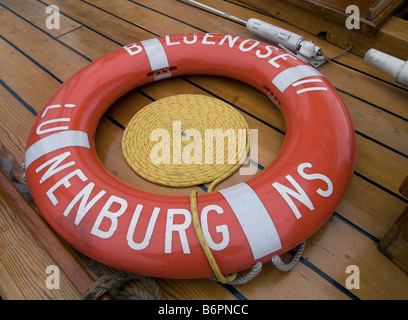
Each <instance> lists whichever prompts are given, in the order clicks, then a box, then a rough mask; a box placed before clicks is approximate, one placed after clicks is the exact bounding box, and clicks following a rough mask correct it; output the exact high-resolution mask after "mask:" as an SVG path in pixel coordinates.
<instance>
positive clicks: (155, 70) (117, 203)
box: [25, 33, 355, 278]
mask: <svg viewBox="0 0 408 320" xmlns="http://www.w3.org/2000/svg"><path fill="white" fill-rule="evenodd" d="M195 74H201V75H219V76H225V77H230V78H234V79H237V80H240V81H242V82H244V83H247V84H249V85H251V86H253V87H255V88H257V89H259V90H260V91H262V92H264V93H265V94H266V95H268V96H269V97H270V98H271V99H272V100H273V101H274V102H275V104H276V105H277V106H278V107H279V108H280V110H281V112H282V114H283V116H284V119H285V122H286V128H287V133H286V136H285V141H284V144H283V147H282V149H281V150H280V153H279V154H278V156H277V157H276V158H275V160H274V161H273V162H272V163H271V164H270V165H269V166H268V167H267V168H265V169H264V170H263V171H262V172H261V173H259V174H258V175H256V176H255V177H253V178H251V179H249V180H248V181H247V182H245V183H240V184H237V185H235V186H233V187H230V188H227V189H224V190H220V191H215V192H211V193H207V194H200V195H198V197H197V204H198V211H199V214H200V221H201V225H202V229H203V233H204V235H205V237H206V240H207V242H208V244H209V246H210V248H211V249H212V251H213V254H214V257H215V259H216V261H217V263H218V265H219V267H220V269H221V271H222V272H223V273H232V272H236V271H240V270H244V269H247V268H250V267H251V266H253V265H254V264H255V263H256V262H257V261H261V262H265V261H267V260H268V259H270V258H271V256H272V255H275V254H282V253H284V252H287V251H289V250H290V249H292V248H294V247H296V246H297V245H298V244H300V243H301V242H302V241H304V240H305V239H306V238H308V237H309V236H310V235H312V234H313V233H314V232H315V231H317V229H318V228H319V227H321V226H322V225H323V223H324V222H325V221H327V219H328V218H329V217H330V215H331V214H332V213H333V212H334V210H335V209H336V207H337V205H338V204H339V202H340V200H341V199H342V197H343V196H344V194H345V192H346V189H347V187H348V184H349V182H350V179H351V177H352V174H353V169H354V161H355V140H354V129H353V126H352V122H351V120H350V117H349V114H348V112H347V109H346V107H345V106H344V103H343V102H342V100H341V98H340V97H339V95H338V94H337V92H336V91H335V89H334V88H333V87H332V86H331V85H330V83H329V82H328V81H327V80H326V79H325V78H324V77H323V76H322V75H321V74H320V73H319V72H318V71H317V70H316V69H315V68H313V67H311V66H309V65H307V64H305V63H304V62H302V61H300V60H299V59H297V58H296V57H295V56H293V55H291V54H289V53H287V52H285V51H282V50H280V49H278V48H276V47H274V46H272V45H269V44H266V43H262V42H260V41H258V40H253V39H247V38H242V37H239V36H231V35H219V34H210V33H206V34H185V35H175V36H166V37H161V38H153V39H149V40H144V41H141V42H137V43H133V44H130V45H127V46H124V47H122V48H119V49H117V50H115V51H113V52H111V53H109V54H107V55H105V56H104V57H102V58H100V59H98V60H96V61H94V62H92V63H91V64H89V65H88V66H87V67H85V68H84V69H82V70H80V71H79V72H78V73H76V74H75V75H74V76H72V77H71V78H70V79H69V80H68V81H66V82H65V83H64V84H63V85H62V86H61V87H60V88H59V89H58V90H57V91H56V92H55V93H54V94H53V95H52V96H51V98H50V99H49V100H48V101H47V102H46V104H45V106H44V107H43V109H42V110H41V111H40V113H39V114H38V117H37V119H36V122H35V124H34V126H33V128H32V130H31V133H30V135H29V138H28V143H27V149H26V153H25V165H26V177H27V181H28V185H29V188H30V191H31V193H32V197H33V199H34V201H35V203H36V205H37V206H38V208H39V210H40V212H41V213H42V215H43V216H44V218H45V219H46V221H47V222H48V223H49V225H50V226H51V227H52V228H53V229H54V230H55V231H56V232H57V233H58V234H59V235H60V236H62V238H64V239H65V240H66V241H67V242H68V243H70V244H71V245H72V246H73V247H75V248H76V249H78V250H79V251H81V252H83V253H84V254H86V255H88V256H90V257H92V258H94V259H96V260H99V261H101V262H103V263H105V264H108V265H110V266H113V267H116V268H119V269H122V270H126V271H130V272H134V273H138V274H142V275H147V276H154V277H162V278H200V277H207V276H212V275H213V271H212V269H211V267H210V265H209V263H208V261H207V260H206V256H205V254H204V252H203V250H202V248H201V246H200V243H199V242H198V240H197V237H196V234H195V231H194V228H193V225H192V220H191V214H190V199H189V197H188V195H186V196H169V195H164V194H154V193H150V192H146V191H144V190H140V189H138V188H136V187H134V186H130V185H128V184H126V183H124V182H122V181H120V180H119V179H117V178H115V177H114V176H113V175H112V174H111V173H109V172H108V171H107V170H106V169H105V168H104V166H103V165H102V164H101V162H100V161H99V159H98V156H97V154H96V151H95V139H94V137H95V132H96V128H97V126H98V123H99V121H100V119H101V117H102V115H103V114H104V112H105V111H106V110H107V109H108V108H109V106H110V105H111V104H112V103H113V102H114V101H115V100H117V99H118V98H119V97H121V96H122V95H123V94H125V93H126V92H128V91H130V90H132V89H134V88H136V87H139V86H141V85H144V84H147V83H149V82H152V81H156V80H160V79H165V78H169V77H175V76H181V75H195Z"/></svg>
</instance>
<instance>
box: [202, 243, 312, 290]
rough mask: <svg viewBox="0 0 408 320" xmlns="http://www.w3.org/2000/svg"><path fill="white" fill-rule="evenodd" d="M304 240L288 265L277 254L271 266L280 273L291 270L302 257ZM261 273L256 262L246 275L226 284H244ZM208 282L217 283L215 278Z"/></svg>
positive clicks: (260, 268)
mask: <svg viewBox="0 0 408 320" xmlns="http://www.w3.org/2000/svg"><path fill="white" fill-rule="evenodd" d="M305 246H306V240H305V241H303V242H302V243H301V244H300V245H299V247H298V249H297V250H296V252H295V254H294V256H293V258H292V260H290V262H289V263H284V262H283V261H282V259H281V257H280V256H278V255H277V254H276V255H274V256H273V257H272V259H271V262H272V264H273V265H274V266H275V267H276V268H277V269H278V270H280V271H283V272H288V271H290V270H292V269H293V268H294V267H295V266H296V264H297V263H298V262H299V260H300V258H301V257H302V254H303V251H304V250H305ZM261 271H262V263H261V262H257V263H256V264H255V265H254V266H253V267H252V269H251V271H249V272H248V273H247V274H246V275H244V276H241V277H239V278H236V279H234V280H233V281H230V282H228V284H230V285H241V284H245V283H247V282H249V281H251V280H252V279H254V278H255V277H256V276H257V275H258V274H259V273H260V272H261ZM209 279H210V280H214V281H218V279H217V278H216V277H211V278H209Z"/></svg>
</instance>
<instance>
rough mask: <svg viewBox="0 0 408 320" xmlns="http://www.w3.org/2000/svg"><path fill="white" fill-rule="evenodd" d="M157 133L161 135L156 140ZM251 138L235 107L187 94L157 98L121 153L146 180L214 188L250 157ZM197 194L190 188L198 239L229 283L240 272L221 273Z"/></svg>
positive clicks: (136, 121)
mask: <svg viewBox="0 0 408 320" xmlns="http://www.w3.org/2000/svg"><path fill="white" fill-rule="evenodd" d="M169 133H171V135H170V134H169ZM167 134H168V135H167ZM159 136H161V139H162V140H161V141H160V142H157V141H158V140H159V139H158V138H159ZM171 136H172V137H171ZM170 137H171V138H170ZM191 137H194V141H193V142H191V141H190V140H191ZM219 137H221V140H222V143H220V141H221V140H220V141H218V139H219ZM203 138H204V141H203ZM214 139H216V140H217V141H216V143H215V145H214ZM249 139H250V130H249V126H248V124H247V122H246V121H245V119H244V117H243V116H242V115H241V114H240V113H239V112H238V111H237V110H236V109H234V108H233V107H231V106H230V105H228V104H226V103H224V102H222V101H220V100H218V99H214V98H210V97H208V96H202V95H191V94H184V95H177V96H171V97H168V98H165V99H161V100H157V101H155V102H153V103H151V104H150V105H148V106H146V107H144V108H143V109H142V110H141V111H139V112H138V113H137V114H136V115H135V116H134V117H133V118H132V120H131V121H130V122H129V124H128V126H127V127H126V130H125V132H124V134H123V138H122V152H123V155H124V157H125V159H126V162H127V163H128V164H129V166H130V167H131V168H132V169H133V170H134V171H135V172H136V173H137V174H139V175H140V176H142V177H143V178H145V179H146V180H149V181H151V182H154V183H157V184H161V185H167V186H172V187H188V186H196V185H199V184H204V183H208V182H211V184H210V186H209V187H208V190H207V192H211V191H213V190H214V188H215V186H216V185H217V184H218V183H220V182H221V181H222V180H224V179H226V178H227V177H229V176H230V175H232V174H233V173H235V172H236V171H237V170H238V169H239V168H240V166H241V164H242V163H243V162H244V161H245V160H246V158H247V156H248V153H249V147H250V141H249ZM225 140H227V148H225ZM158 146H159V148H160V149H161V150H160V151H161V152H157V151H158V150H157V147H158ZM203 147H204V149H205V150H204V151H205V152H202V151H203ZM186 150H187V152H186ZM192 152H193V153H194V155H193V156H191V153H192ZM152 153H153V154H152ZM156 160H159V161H156ZM186 160H187V161H186ZM196 195H197V191H195V190H193V191H192V192H191V193H190V206H191V212H192V218H193V225H194V230H195V232H196V235H197V238H198V240H199V242H200V245H201V247H202V248H203V250H204V253H205V255H206V257H207V260H208V262H209V263H210V265H211V268H212V269H213V271H214V273H215V275H216V277H217V279H218V280H219V281H220V282H222V283H228V282H231V281H233V280H234V279H235V277H236V274H232V275H227V276H224V275H223V274H222V272H221V270H220V268H219V267H218V264H217V262H216V260H215V259H214V256H213V255H212V252H211V249H210V247H209V246H208V244H207V242H206V240H205V238H204V235H203V232H202V230H201V226H200V222H199V218H198V212H197V199H196Z"/></svg>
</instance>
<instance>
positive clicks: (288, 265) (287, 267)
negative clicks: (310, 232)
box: [271, 240, 306, 272]
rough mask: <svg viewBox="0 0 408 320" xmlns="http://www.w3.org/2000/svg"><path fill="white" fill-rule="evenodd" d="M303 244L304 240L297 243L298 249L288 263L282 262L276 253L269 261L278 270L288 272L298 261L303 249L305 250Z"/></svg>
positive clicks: (304, 244)
mask: <svg viewBox="0 0 408 320" xmlns="http://www.w3.org/2000/svg"><path fill="white" fill-rule="evenodd" d="M305 246H306V240H305V241H303V242H302V243H301V244H300V245H299V247H298V249H297V250H296V252H295V254H294V255H293V258H292V260H291V261H290V262H289V263H284V262H283V261H282V259H281V257H279V256H278V255H274V256H273V257H272V259H271V262H272V263H273V265H274V266H275V267H276V268H277V269H279V270H280V271H283V272H288V271H290V270H292V269H293V268H294V267H295V265H296V264H297V263H298V262H299V260H300V258H301V257H302V254H303V251H304V250H305Z"/></svg>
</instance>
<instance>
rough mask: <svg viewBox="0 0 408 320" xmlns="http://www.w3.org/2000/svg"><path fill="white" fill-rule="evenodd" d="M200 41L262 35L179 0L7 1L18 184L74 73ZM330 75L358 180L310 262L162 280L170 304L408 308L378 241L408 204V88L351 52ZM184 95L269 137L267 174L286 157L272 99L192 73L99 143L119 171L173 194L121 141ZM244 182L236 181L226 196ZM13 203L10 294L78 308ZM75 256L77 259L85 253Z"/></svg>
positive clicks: (7, 63)
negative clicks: (221, 276)
mask: <svg viewBox="0 0 408 320" xmlns="http://www.w3.org/2000/svg"><path fill="white" fill-rule="evenodd" d="M202 2H203V3H206V4H208V5H211V6H213V7H216V8H219V9H221V10H224V11H226V12H228V13H230V14H233V15H235V16H238V17H241V18H244V19H249V18H259V19H261V20H264V21H268V22H270V23H272V24H275V25H278V26H280V27H283V28H286V29H289V30H291V31H294V32H296V33H299V34H303V35H304V36H305V38H306V39H309V40H313V41H315V43H317V44H318V45H319V46H320V47H321V48H322V49H323V52H324V53H325V55H326V56H328V57H332V56H335V55H337V54H338V53H340V52H341V51H342V50H343V49H344V48H340V47H336V46H335V45H333V44H331V43H329V42H327V41H325V40H321V39H318V38H317V37H316V36H314V35H312V34H307V33H306V32H305V31H302V30H300V29H297V28H296V26H293V25H289V24H287V23H285V22H283V21H281V20H277V19H274V18H272V17H271V16H270V15H267V14H264V13H262V12H260V11H254V10H251V9H249V8H248V7H246V6H244V5H242V2H243V1H221V0H205V1H202ZM48 5H57V6H58V7H59V9H60V11H61V14H62V15H61V21H60V29H54V30H49V29H47V28H46V25H45V20H46V18H47V14H46V13H45V9H46V7H47V6H48ZM190 32H192V33H194V32H212V33H230V34H236V35H241V36H245V37H249V38H256V36H254V35H253V34H251V33H250V32H249V31H248V30H246V28H245V27H244V26H241V25H239V24H237V23H234V22H232V21H230V20H227V19H224V18H222V17H219V16H216V15H214V14H210V13H208V12H205V11H203V10H200V9H197V8H195V7H193V6H191V5H188V4H185V3H183V2H182V1H176V0H157V1H151V0H134V1H133V0H114V1H112V0H0V119H1V120H0V121H1V125H0V138H1V149H0V155H1V156H3V157H6V158H8V159H10V160H11V161H12V163H13V165H14V167H13V175H14V177H15V178H16V179H17V180H20V181H22V170H21V168H20V166H21V163H22V162H23V161H24V152H25V145H26V141H27V137H28V134H29V130H30V129H31V126H32V124H33V122H34V119H35V117H36V115H37V113H38V111H39V110H40V109H41V108H42V106H43V104H44V103H45V101H46V100H47V98H48V97H49V96H50V95H51V94H52V93H53V92H54V91H55V90H56V89H57V88H58V87H59V86H60V85H61V84H62V83H63V82H64V81H66V80H67V79H68V78H69V77H70V76H71V75H73V74H74V73H75V72H76V71H78V70H80V69H81V68H83V67H84V66H86V65H87V64H89V63H90V62H91V61H93V60H95V59H97V58H98V57H101V56H102V55H104V54H106V53H107V52H110V51H112V50H114V49H116V48H118V47H120V46H123V45H126V44H128V43H132V42H136V41H140V40H144V39H149V38H152V37H156V36H164V35H167V34H181V33H190ZM405 59H408V47H406V48H405ZM319 71H320V72H321V73H322V74H323V75H324V76H326V77H327V78H328V79H329V81H330V82H331V83H332V84H333V86H334V87H335V88H336V90H337V91H338V92H339V94H340V96H341V97H342V98H343V100H344V102H345V104H346V105H347V108H348V110H349V112H350V115H351V117H352V120H353V123H354V126H355V130H356V143H357V163H356V167H355V173H354V176H353V179H352V182H351V185H350V187H349V190H348V192H347V194H346V196H345V198H344V200H343V201H342V202H341V204H340V206H339V207H338V208H337V210H336V212H334V214H333V216H332V218H330V220H329V221H328V222H327V223H326V224H325V225H324V226H323V227H322V228H321V229H320V230H319V231H318V232H317V233H316V234H314V235H313V236H312V237H311V238H310V239H309V240H308V242H307V245H306V249H305V251H304V253H303V256H302V259H301V261H300V262H299V264H298V265H297V266H296V267H295V268H294V270H292V271H291V272H289V273H282V272H280V271H278V270H276V269H275V268H274V267H273V265H272V264H265V265H264V267H263V271H262V273H261V274H260V275H259V276H258V277H256V278H255V279H254V280H252V281H251V282H250V283H247V284H245V285H241V286H231V285H221V284H219V283H216V282H213V281H211V280H207V279H197V280H166V279H158V283H159V285H160V287H161V289H162V292H163V296H164V298H165V299H220V300H224V299H226V300H228V299H249V300H257V299H334V300H342V299H408V274H407V273H405V272H404V271H403V270H401V269H400V268H399V267H398V266H397V265H395V264H394V263H393V262H391V261H390V260H389V259H388V258H386V257H385V256H384V255H383V254H381V253H380V252H379V251H378V250H377V244H378V242H379V240H380V239H381V238H382V237H383V236H384V235H385V234H386V232H387V231H388V229H389V228H390V227H391V225H392V224H393V223H394V222H395V220H396V219H397V218H398V217H399V216H400V214H401V213H402V212H403V211H404V209H405V208H406V207H407V205H408V201H407V199H405V198H404V197H403V196H401V194H400V193H399V190H398V189H399V186H400V184H401V183H402V182H403V180H404V179H405V177H406V176H407V174H408V90H406V89H404V88H402V87H400V86H399V85H396V84H395V83H394V82H393V80H392V79H391V77H389V76H387V75H385V74H383V73H381V72H380V71H378V70H375V69H374V68H372V67H370V66H368V65H366V64H365V63H364V61H363V59H362V58H361V57H360V56H357V55H354V54H352V53H346V54H344V55H343V56H341V57H340V58H338V59H337V60H336V61H334V62H330V63H327V64H325V65H323V66H322V67H320V68H319ZM179 93H197V94H204V95H210V96H214V97H216V98H222V99H224V100H225V101H227V102H229V103H230V104H231V105H233V106H235V107H237V108H238V109H239V110H242V113H243V114H244V116H245V118H246V120H247V121H248V123H249V125H250V127H251V128H258V129H259V132H260V139H259V140H260V150H261V151H260V155H259V156H260V157H259V158H260V159H259V162H260V164H261V165H262V166H263V167H265V166H267V165H268V164H269V163H270V162H271V160H272V159H273V158H274V157H275V156H276V154H277V153H278V152H279V149H280V146H281V145H282V143H283V139H284V134H283V132H284V131H285V123H284V121H283V118H282V116H281V114H280V113H279V111H278V110H277V109H276V108H272V107H271V103H270V100H269V99H268V98H267V97H266V96H264V95H263V94H262V93H260V92H258V91H256V90H254V89H252V88H250V87H248V86H247V85H244V84H242V83H239V82H236V81H232V80H226V79H221V78H216V77H208V76H191V77H185V78H179V79H177V78H176V79H170V80H163V81H160V82H158V83H155V84H151V85H147V86H144V87H142V88H139V89H137V90H135V91H133V92H131V93H129V94H128V95H126V96H125V97H123V98H122V99H120V100H119V101H118V102H117V103H115V104H114V105H113V106H112V107H111V109H110V110H109V111H108V113H107V115H106V116H105V117H104V118H103V120H102V122H101V124H100V126H99V129H98V133H97V146H98V153H99V156H100V159H101V161H102V162H103V163H104V164H105V166H106V167H107V168H108V169H109V170H110V171H111V172H112V173H114V174H115V175H117V176H118V177H119V178H121V179H123V180H125V181H127V182H130V183H133V184H137V185H139V186H141V187H143V188H146V189H148V190H156V191H162V192H163V189H164V188H163V187H156V186H152V185H151V184H150V183H147V182H145V181H143V180H142V179H141V178H138V177H137V176H136V175H135V174H133V172H132V171H131V169H129V167H128V166H127V164H126V163H125V161H124V160H123V159H122V157H121V156H118V155H119V154H120V141H121V135H122V133H123V128H124V127H125V126H126V124H127V122H128V121H129V120H130V119H131V117H132V116H133V115H134V114H135V112H137V111H138V110H140V109H141V108H142V107H143V106H145V105H147V104H148V103H150V102H152V101H154V100H157V99H160V98H163V97H167V96H170V95H175V94H179ZM240 179H242V177H239V176H236V175H235V176H233V177H231V178H230V179H228V180H227V181H225V182H224V183H223V184H222V185H220V186H219V188H223V187H225V186H228V185H232V184H235V183H237V181H240ZM164 192H167V190H164ZM172 192H183V193H187V192H188V191H186V190H184V189H183V190H177V191H172ZM5 199H6V197H5V196H4V194H3V195H1V194H0V296H1V297H2V298H3V299H79V298H80V297H81V296H80V294H79V293H78V291H77V290H76V289H75V288H74V287H73V285H72V284H71V283H70V280H69V278H68V277H67V276H65V275H64V274H62V278H61V289H60V290H50V289H46V288H45V279H46V278H47V276H48V274H47V273H46V272H45V270H46V267H47V266H48V265H52V264H56V263H55V261H54V260H53V258H52V256H50V254H49V253H48V252H47V251H46V250H44V248H43V247H42V246H41V245H40V243H39V242H38V240H37V239H35V237H34V236H33V235H32V234H31V233H30V231H29V230H28V229H27V227H26V226H25V225H24V223H22V221H21V220H20V218H19V217H17V215H16V214H15V210H14V209H13V206H12V205H10V203H9V202H7V201H6V200H5ZM69 250H71V249H70V248H69ZM73 254H75V255H77V253H76V252H75V251H73ZM284 257H285V258H286V259H287V258H290V255H289V254H285V255H284ZM77 259H78V260H79V261H80V262H81V264H82V265H83V266H84V268H85V269H86V270H87V272H89V274H90V275H91V276H92V277H93V279H97V278H98V277H100V276H102V275H106V274H110V273H112V272H114V270H112V269H111V268H109V267H106V266H103V265H101V264H100V263H98V262H95V261H92V260H90V259H89V258H86V257H84V256H82V255H81V254H78V255H77ZM350 265H355V266H357V267H358V268H359V270H360V289H350V290H349V289H347V288H346V279H347V277H348V276H349V274H347V273H346V268H347V267H348V266H350Z"/></svg>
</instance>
